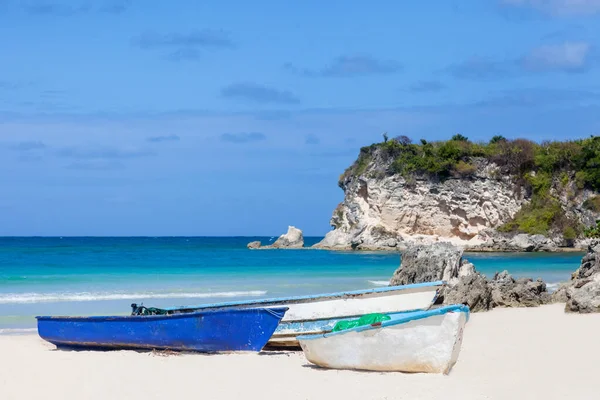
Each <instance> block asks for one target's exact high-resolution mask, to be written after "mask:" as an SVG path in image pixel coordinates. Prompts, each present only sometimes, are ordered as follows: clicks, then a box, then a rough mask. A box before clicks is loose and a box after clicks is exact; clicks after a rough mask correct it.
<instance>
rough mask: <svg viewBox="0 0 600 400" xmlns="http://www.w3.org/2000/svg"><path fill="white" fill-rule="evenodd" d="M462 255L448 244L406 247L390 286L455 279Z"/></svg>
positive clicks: (456, 248)
mask: <svg viewBox="0 0 600 400" xmlns="http://www.w3.org/2000/svg"><path fill="white" fill-rule="evenodd" d="M462 255H463V250H462V249H461V248H458V247H456V246H453V245H451V244H450V243H436V244H433V245H413V246H408V247H407V248H406V251H404V252H403V253H402V260H401V264H400V268H398V269H397V270H396V272H394V275H393V276H392V279H391V281H390V285H409V284H411V283H421V282H434V281H441V280H445V281H450V280H451V279H457V278H458V270H459V267H460V266H461V260H462ZM454 283H456V282H454Z"/></svg>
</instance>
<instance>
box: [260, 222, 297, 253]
mask: <svg viewBox="0 0 600 400" xmlns="http://www.w3.org/2000/svg"><path fill="white" fill-rule="evenodd" d="M303 246H304V235H303V234H302V231H301V230H300V229H298V228H296V227H294V226H289V227H288V230H287V233H285V234H283V235H281V236H279V238H278V239H277V240H276V241H275V243H273V244H272V245H270V246H267V247H269V248H273V249H297V248H301V247H303Z"/></svg>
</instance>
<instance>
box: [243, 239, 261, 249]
mask: <svg viewBox="0 0 600 400" xmlns="http://www.w3.org/2000/svg"><path fill="white" fill-rule="evenodd" d="M260 246H261V243H260V240H255V241H254V242H250V243H248V245H247V246H246V247H248V248H249V249H259V248H260Z"/></svg>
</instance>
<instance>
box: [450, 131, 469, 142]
mask: <svg viewBox="0 0 600 400" xmlns="http://www.w3.org/2000/svg"><path fill="white" fill-rule="evenodd" d="M452 140H454V141H457V142H466V141H468V140H469V138H468V137H466V136H463V135H461V134H460V133H457V134H456V135H454V136H452Z"/></svg>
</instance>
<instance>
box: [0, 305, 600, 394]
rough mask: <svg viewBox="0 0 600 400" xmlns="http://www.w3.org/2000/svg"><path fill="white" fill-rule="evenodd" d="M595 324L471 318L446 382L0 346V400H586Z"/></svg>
mask: <svg viewBox="0 0 600 400" xmlns="http://www.w3.org/2000/svg"><path fill="white" fill-rule="evenodd" d="M599 335H600V315H570V314H569V315H567V314H564V313H563V305H559V304H557V305H550V306H544V307H539V308H534V309H497V310H494V311H492V312H488V313H479V314H474V315H472V317H471V320H470V321H469V323H468V324H467V327H466V329H465V337H464V342H463V347H462V351H461V354H460V357H459V360H458V363H457V364H456V366H455V367H454V369H453V370H452V372H451V373H450V375H447V376H444V375H431V374H402V373H377V372H356V371H336V370H325V369H319V368H315V367H312V366H310V365H309V364H308V363H307V361H306V360H305V359H304V357H303V355H302V353H301V352H293V353H291V352H287V353H271V352H267V353H261V354H228V355H202V354H180V355H169V356H162V355H157V354H156V353H154V354H153V353H148V352H145V353H138V352H134V351H111V352H92V351H78V352H76V351H59V350H55V349H54V346H52V345H51V344H48V343H46V342H44V341H42V340H41V339H39V338H38V337H37V336H35V335H27V336H0V399H2V400H7V399H19V400H21V399H42V398H43V399H78V400H79V399H140V400H141V399H199V400H210V399H241V398H245V399H277V400H281V399H285V400H292V399H328V400H333V399H344V400H349V399H361V400H367V399H369V400H370V399H411V400H415V399H444V400H446V399H461V400H467V399H544V400H547V399H567V398H568V399H570V400H576V399H595V398H598V396H599V394H598V393H599V390H600V389H599V388H598V387H597V385H598V378H599V377H600V339H599V337H600V336H599Z"/></svg>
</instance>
